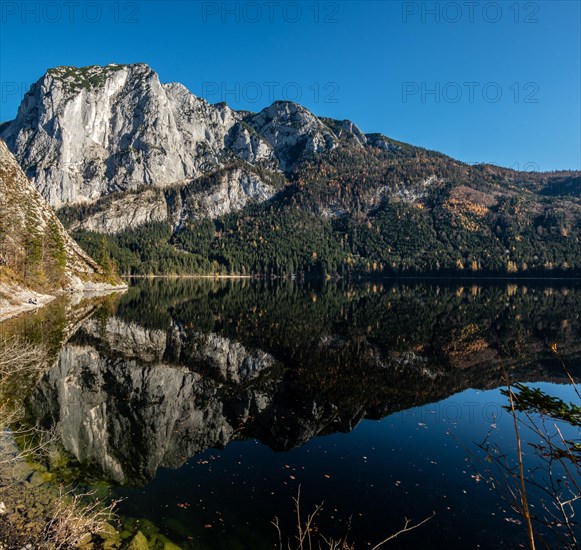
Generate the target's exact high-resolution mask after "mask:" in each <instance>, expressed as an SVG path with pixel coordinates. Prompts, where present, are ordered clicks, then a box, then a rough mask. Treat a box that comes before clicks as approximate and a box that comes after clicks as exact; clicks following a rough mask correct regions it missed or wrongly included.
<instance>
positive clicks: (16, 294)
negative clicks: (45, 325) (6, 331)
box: [0, 284, 129, 323]
mask: <svg viewBox="0 0 581 550" xmlns="http://www.w3.org/2000/svg"><path fill="white" fill-rule="evenodd" d="M128 288H129V286H128V285H119V286H115V287H113V286H111V287H109V288H99V287H98V286H95V287H88V288H86V289H79V290H75V291H72V292H68V291H60V292H55V294H40V293H38V292H35V291H33V290H28V289H25V288H22V287H19V286H13V285H6V284H4V285H2V284H0V304H2V305H1V308H0V323H3V322H4V321H8V320H10V319H14V318H15V317H18V316H20V315H24V314H26V313H32V312H33V311H37V310H39V309H41V308H43V307H44V306H46V305H48V304H50V303H51V302H53V301H54V300H56V299H57V298H58V297H61V296H74V295H75V294H83V295H85V294H109V293H114V292H121V291H126V290H127V289H128ZM6 296H10V297H12V298H13V299H14V300H15V301H17V302H18V303H14V304H11V303H4V302H7V301H8V300H7V298H6ZM31 299H32V300H35V301H36V302H35V303H30V302H29V300H31Z"/></svg>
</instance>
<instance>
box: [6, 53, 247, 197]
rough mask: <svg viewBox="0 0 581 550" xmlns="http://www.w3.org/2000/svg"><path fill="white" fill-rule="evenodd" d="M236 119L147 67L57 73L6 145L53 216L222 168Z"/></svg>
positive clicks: (26, 107)
mask: <svg viewBox="0 0 581 550" xmlns="http://www.w3.org/2000/svg"><path fill="white" fill-rule="evenodd" d="M236 121H237V117H236V115H235V113H234V112H233V111H232V110H231V109H229V108H228V107H226V106H225V105H223V104H222V105H220V106H211V105H209V104H208V103H207V102H206V101H204V100H202V99H200V98H197V97H196V96H194V95H193V94H191V93H190V92H189V91H188V90H187V89H186V88H184V87H183V86H181V85H180V84H162V83H161V82H160V81H159V78H158V76H157V74H156V73H155V72H154V71H152V70H151V69H150V68H149V67H148V66H147V65H144V64H135V65H108V66H107V67H97V66H94V67H84V68H81V69H76V68H73V67H58V68H56V69H51V70H49V71H48V72H47V73H46V74H45V75H44V76H43V77H42V78H41V79H40V80H39V81H38V82H36V83H35V84H34V85H33V86H32V87H31V89H30V91H29V92H28V93H27V94H26V96H25V98H24V100H23V102H22V104H21V106H20V108H19V111H18V115H17V117H16V119H15V120H14V121H13V122H11V123H10V124H8V125H7V126H6V127H4V128H3V129H2V133H1V136H2V138H3V139H4V140H5V141H6V142H7V144H8V146H9V148H10V149H11V150H12V151H13V152H14V154H15V155H16V157H17V158H18V160H19V162H20V164H21V165H22V166H24V167H25V168H26V169H27V173H28V176H29V177H31V178H32V179H33V181H34V182H35V184H36V186H37V188H38V189H39V190H40V191H41V193H42V194H43V195H44V197H45V198H46V199H47V200H48V201H49V203H50V204H51V205H52V206H55V207H58V206H60V205H61V204H66V203H75V202H83V201H92V200H95V199H97V198H99V197H101V196H103V195H105V194H108V193H110V192H112V191H119V190H127V189H133V188H135V187H137V186H139V185H143V184H151V185H168V184H171V183H175V182H179V181H181V180H184V179H186V178H192V177H195V176H196V175H199V174H201V173H202V172H203V171H205V170H207V169H209V168H210V167H212V166H215V165H216V164H217V163H218V156H219V154H220V152H221V150H222V149H223V148H224V138H225V136H226V135H227V133H228V131H229V129H230V128H231V126H232V125H233V124H235V122H236Z"/></svg>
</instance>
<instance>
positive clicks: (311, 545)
mask: <svg viewBox="0 0 581 550" xmlns="http://www.w3.org/2000/svg"><path fill="white" fill-rule="evenodd" d="M293 502H294V509H295V513H296V516H297V526H296V529H297V531H296V534H295V535H294V536H293V537H292V538H291V539H288V540H287V541H286V546H285V545H284V543H283V534H282V530H281V527H280V523H279V520H278V518H277V517H275V518H274V520H273V521H272V525H274V528H275V529H276V531H277V533H278V547H279V550H355V545H354V544H353V543H351V542H349V530H350V527H351V522H349V525H348V527H347V532H346V533H345V535H343V536H342V537H340V538H338V539H333V538H330V537H326V536H325V535H324V534H323V533H321V532H320V531H319V529H318V527H317V525H316V518H317V516H318V515H319V514H320V512H321V511H322V510H323V504H324V503H321V504H317V505H316V506H315V509H314V510H313V511H312V512H311V513H310V514H308V515H307V516H306V517H303V513H302V511H301V488H300V486H299V488H298V491H297V496H296V497H293ZM435 515H436V513H435V512H433V513H432V515H431V516H428V517H427V518H424V519H423V520H421V521H419V522H417V523H413V522H412V521H411V520H409V519H407V518H406V520H405V522H404V525H403V527H402V528H401V529H400V530H399V531H397V532H396V533H394V534H392V535H390V536H388V537H387V538H385V539H384V540H382V541H381V542H379V543H377V544H376V545H375V546H374V547H373V548H372V549H371V550H378V549H379V548H381V547H383V546H384V545H386V544H388V543H389V542H390V541H392V540H394V539H395V538H397V537H399V536H400V535H403V534H404V533H407V532H409V531H413V530H414V529H417V528H418V527H420V526H422V525H423V524H424V523H426V522H428V521H430V520H431V519H432V518H433V517H434V516H435Z"/></svg>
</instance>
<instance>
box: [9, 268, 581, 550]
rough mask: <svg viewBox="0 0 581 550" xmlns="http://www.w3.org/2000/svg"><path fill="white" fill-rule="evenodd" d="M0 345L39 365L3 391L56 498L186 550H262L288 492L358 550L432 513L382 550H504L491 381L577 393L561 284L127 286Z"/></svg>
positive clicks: (574, 346)
mask: <svg viewBox="0 0 581 550" xmlns="http://www.w3.org/2000/svg"><path fill="white" fill-rule="evenodd" d="M3 330H4V331H12V332H13V333H18V334H20V335H23V336H24V337H26V338H29V339H30V340H31V341H36V342H42V343H43V345H45V346H47V348H48V350H49V351H48V352H47V353H48V354H49V356H50V361H48V362H47V368H46V369H45V370H44V372H43V373H42V375H41V376H39V377H38V378H35V379H34V380H30V381H28V382H27V383H26V384H23V385H22V387H20V388H18V391H15V393H16V394H18V396H19V398H20V399H22V401H23V402H24V403H25V407H26V411H27V414H28V416H29V418H30V419H31V420H32V421H33V422H35V423H38V424H39V425H41V426H43V427H45V428H56V429H57V432H58V434H59V437H60V442H59V445H61V447H62V451H63V452H64V453H66V455H67V457H69V460H70V463H71V466H70V468H69V471H70V472H73V473H74V476H73V477H74V480H75V481H78V482H81V483H87V484H89V485H91V486H94V487H103V486H105V487H107V491H109V494H110V496H111V497H112V498H122V499H123V500H122V501H121V503H120V505H119V511H120V514H121V515H122V516H125V517H131V518H139V520H140V521H144V520H149V521H151V522H153V523H155V524H156V525H157V527H158V528H159V529H161V530H162V532H164V533H165V534H166V535H167V536H169V537H170V538H171V539H172V540H174V541H176V542H177V543H179V544H180V545H181V546H183V547H184V548H188V549H190V548H191V549H202V548H203V549H226V548H228V549H229V548H232V549H241V550H242V549H249V550H250V549H253V550H254V549H258V550H259V549H263V548H264V549H268V548H275V547H278V535H277V530H276V529H275V528H274V526H273V525H272V524H271V522H272V521H273V520H274V518H275V517H277V518H278V520H279V522H280V528H281V531H282V534H283V539H286V538H288V537H292V536H293V535H294V534H295V532H296V528H295V526H296V517H295V512H294V509H293V506H294V504H293V497H296V496H297V492H298V490H299V487H300V493H301V499H300V502H301V508H302V510H303V513H304V515H306V514H308V513H309V512H311V511H312V510H313V509H314V507H315V506H316V505H317V504H319V503H321V502H324V505H323V509H322V510H321V511H320V513H319V514H318V515H317V519H316V523H317V528H318V529H319V530H320V531H321V532H322V533H325V534H326V535H327V536H334V537H338V536H341V535H343V534H345V533H347V532H348V533H349V540H350V541H351V542H353V543H354V544H355V546H356V548H358V549H359V548H372V547H373V546H374V545H375V544H377V543H378V542H380V541H381V540H383V539H385V538H386V537H387V536H388V535H390V534H392V533H395V532H397V531H398V530H399V529H401V528H402V526H403V524H404V522H405V519H406V518H408V519H410V520H411V521H412V522H414V523H417V522H419V521H421V520H423V519H425V518H428V517H429V516H431V515H432V514H433V513H434V512H435V515H434V517H433V518H432V519H430V520H429V521H428V522H427V523H426V524H424V525H422V526H421V527H419V528H417V529H415V530H413V531H411V532H409V533H405V534H402V535H401V536H400V537H398V538H397V540H396V541H395V542H393V543H391V544H390V545H388V546H386V548H389V547H392V548H405V549H407V548H446V549H456V548H457V549H461V548H462V549H465V548H518V547H520V545H521V544H522V545H524V544H525V543H526V538H525V529H524V526H523V525H522V523H521V522H522V518H520V517H519V516H518V515H517V514H516V513H515V512H514V511H513V510H511V509H510V506H509V505H508V504H507V503H506V502H505V501H503V500H502V498H500V496H499V493H498V491H497V490H494V489H493V488H492V487H491V486H490V485H489V484H487V483H486V481H485V480H484V479H483V478H482V477H481V474H482V471H481V464H480V463H479V462H478V460H480V459H482V458H483V457H484V458H485V453H484V454H483V451H482V449H480V448H479V447H478V444H479V443H482V442H483V441H485V440H486V438H487V437H488V440H487V441H492V442H494V444H496V445H498V447H499V448H500V449H502V451H503V452H505V453H506V454H507V456H509V457H511V460H512V459H513V458H514V457H515V456H516V453H515V449H516V438H515V431H514V424H513V417H512V415H511V414H509V412H507V410H506V409H505V407H506V406H507V405H508V398H507V397H506V396H505V395H503V394H501V388H503V387H505V386H506V384H507V380H509V381H510V382H511V383H515V382H519V381H522V382H530V383H531V385H533V386H534V387H538V388H541V389H543V390H545V391H546V392H547V393H550V394H551V395H555V396H558V397H560V398H562V399H564V400H565V401H572V402H576V400H577V397H576V395H575V393H574V389H573V387H572V385H571V384H570V383H569V379H568V377H567V372H566V370H568V371H569V372H570V373H571V375H572V376H573V377H574V378H575V379H577V380H581V286H579V284H578V283H575V282H570V281H569V282H567V281H562V282H559V281H552V282H550V283H542V282H539V281H536V282H535V281H526V282H521V283H514V282H506V281H500V282H499V281H496V282H494V281H486V282H475V281H411V280H406V281H395V282H394V281H391V282H388V281H383V282H363V283H360V284H347V283H335V282H321V283H310V284H309V283H297V282H292V281H254V280H209V279H179V280H166V279H154V280H146V279H141V280H135V281H132V284H131V286H130V288H129V289H128V291H127V292H126V293H125V294H122V295H114V296H109V297H105V298H103V297H100V298H94V299H89V298H87V299H84V300H82V301H80V302H77V303H74V304H71V303H68V302H67V301H66V300H60V301H59V302H57V303H55V304H53V305H51V306H49V307H47V308H45V309H44V310H42V311H40V312H39V313H37V314H35V315H28V316H26V317H22V318H19V319H15V320H12V321H10V322H8V323H5V324H4V325H3ZM551 346H553V351H552V349H551ZM554 350H558V354H555V353H554ZM564 367H566V369H565V368H564ZM562 429H563V430H564V433H565V435H566V436H568V437H578V433H576V431H575V430H573V429H572V428H570V427H568V426H566V425H565V426H563V427H562ZM487 434H489V435H488V436H487ZM523 438H524V444H525V445H524V446H525V450H524V454H525V457H526V460H527V461H529V463H533V465H534V460H536V459H535V454H534V452H533V449H532V447H530V445H528V443H535V442H536V439H535V437H534V436H533V435H530V434H528V435H527V434H525V433H523ZM537 439H538V438H537ZM531 461H533V462H531ZM530 498H531V501H532V503H533V506H534V505H535V504H536V505H537V506H539V504H538V503H539V502H540V498H541V495H540V493H538V492H535V491H534V490H532V491H531V495H530ZM535 499H537V500H535ZM580 512H581V511H580Z"/></svg>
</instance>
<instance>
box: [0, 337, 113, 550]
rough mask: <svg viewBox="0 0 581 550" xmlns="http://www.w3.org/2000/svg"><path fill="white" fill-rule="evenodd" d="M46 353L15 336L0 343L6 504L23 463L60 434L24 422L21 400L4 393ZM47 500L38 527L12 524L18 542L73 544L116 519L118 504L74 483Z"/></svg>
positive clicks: (0, 469) (36, 368) (38, 457)
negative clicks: (74, 485) (106, 502)
mask: <svg viewBox="0 0 581 550" xmlns="http://www.w3.org/2000/svg"><path fill="white" fill-rule="evenodd" d="M46 357H47V354H46V350H45V349H44V347H43V346H42V345H34V344H31V343H28V342H24V341H22V340H20V339H18V338H14V337H13V338H11V339H5V340H4V341H2V342H0V501H1V502H2V504H3V507H7V506H10V502H11V501H13V500H14V498H13V496H12V495H14V494H16V495H18V492H17V490H16V486H17V485H18V484H19V483H20V482H21V481H22V479H21V478H20V476H21V474H20V473H19V472H22V470H23V468H22V467H23V465H25V463H26V462H30V461H35V462H42V461H43V460H44V459H45V458H46V456H47V454H48V453H49V452H50V450H51V449H52V448H53V447H54V444H55V443H56V442H57V439H58V438H57V435H56V433H55V432H53V431H45V430H41V429H40V428H38V427H36V426H29V425H28V424H27V423H25V422H23V418H24V411H23V409H22V405H21V404H20V403H18V400H12V401H11V400H9V399H7V398H5V397H4V396H6V394H8V393H9V392H10V388H11V387H13V385H14V384H15V383H18V380H19V379H21V378H22V377H25V376H28V375H30V374H34V373H35V372H40V370H41V369H42V368H43V366H44V362H45V361H46ZM24 470H25V471H26V468H24ZM42 489H43V487H40V488H37V489H36V490H37V491H38V490H42ZM21 490H22V489H21ZM23 490H27V489H23ZM29 490H30V489H29ZM46 496H47V495H46V494H45V497H46ZM48 500H49V501H50V502H49V504H48V505H47V506H46V507H45V511H44V513H43V516H42V517H39V518H37V520H38V521H37V522H38V523H40V525H41V527H40V528H39V529H38V530H34V529H28V530H25V528H24V527H21V528H19V527H17V526H11V531H10V533H11V535H10V536H12V537H13V538H14V539H15V540H17V541H18V545H19V547H20V546H24V545H26V544H28V545H31V546H30V547H31V548H51V549H55V550H58V549H65V548H75V547H77V546H78V544H79V543H80V542H81V541H82V540H83V539H85V538H86V537H90V536H91V535H93V534H96V533H99V532H102V531H103V530H104V528H105V527H106V524H107V523H108V522H110V521H111V520H112V519H113V518H114V508H115V506H116V504H117V503H116V502H113V503H109V504H105V503H103V502H101V501H99V500H98V499H97V498H96V497H95V495H94V494H92V493H86V494H79V493H78V492H77V491H75V489H74V488H72V487H62V486H61V487H58V490H57V491H55V492H54V494H51V495H50V497H49V498H48ZM4 502H6V504H5V503H4ZM12 504H14V502H13V503H12ZM0 531H1V529H0ZM0 534H1V533H0ZM4 542H12V541H4ZM1 543H2V541H0V548H1Z"/></svg>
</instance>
